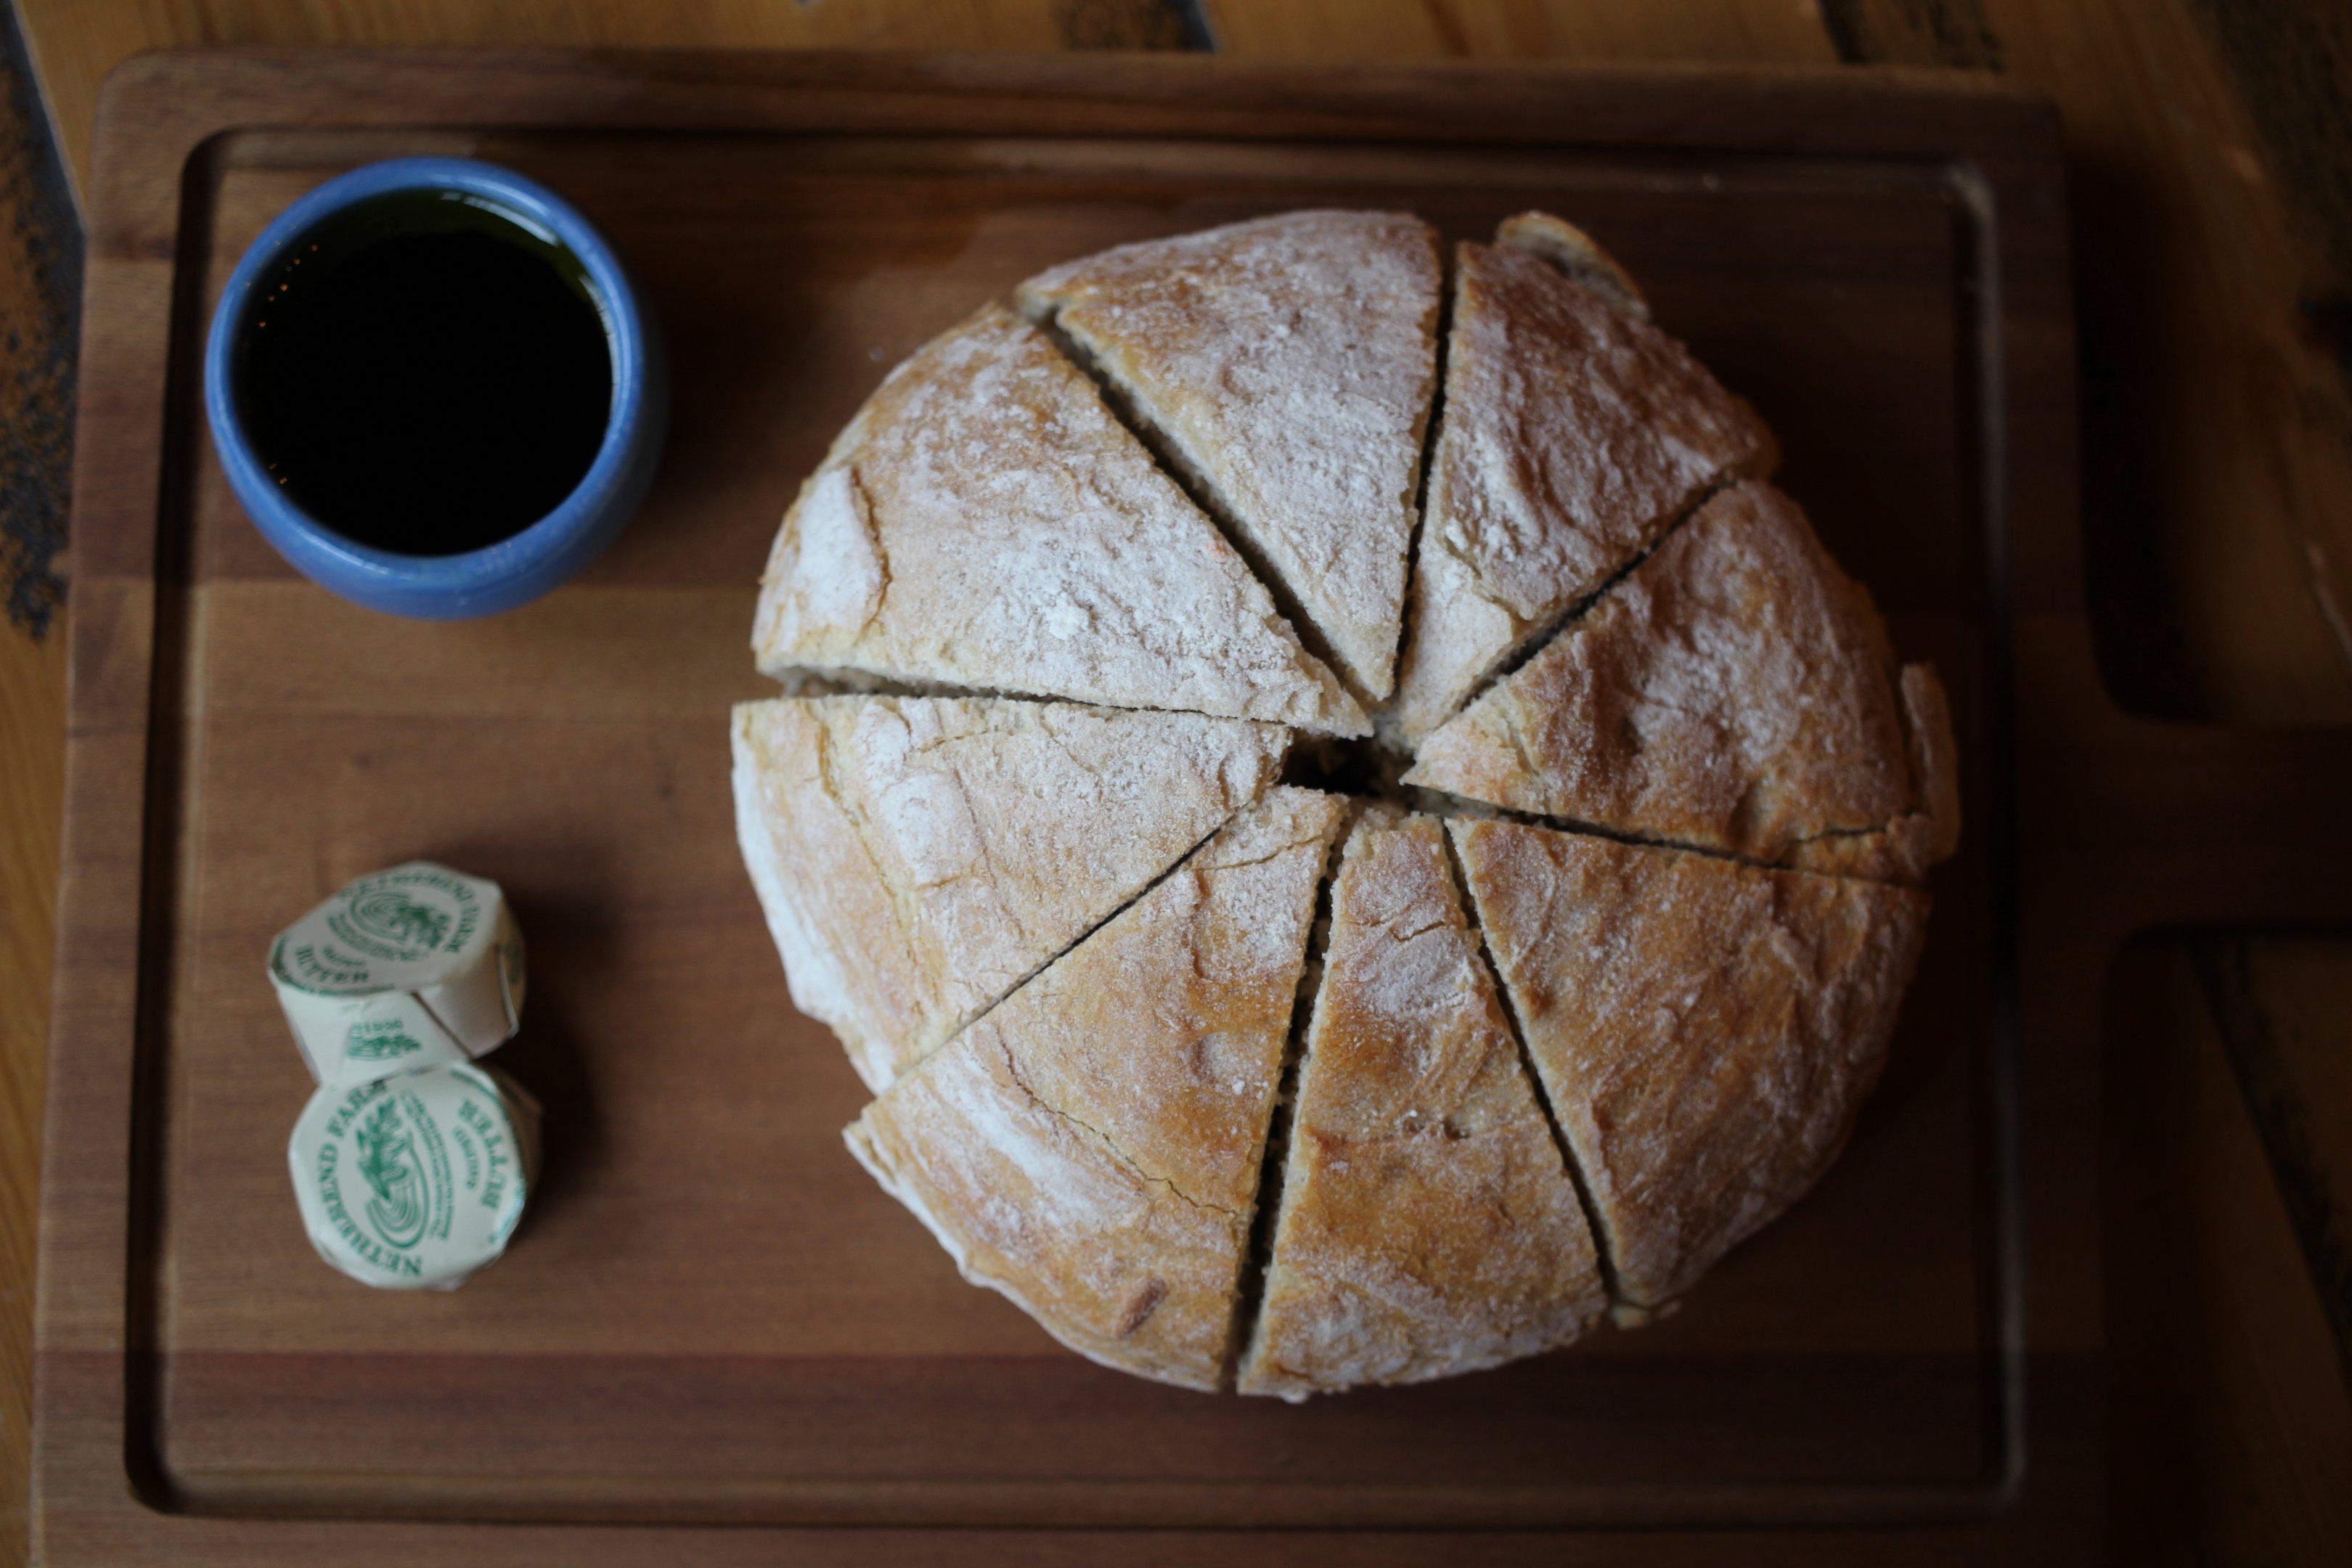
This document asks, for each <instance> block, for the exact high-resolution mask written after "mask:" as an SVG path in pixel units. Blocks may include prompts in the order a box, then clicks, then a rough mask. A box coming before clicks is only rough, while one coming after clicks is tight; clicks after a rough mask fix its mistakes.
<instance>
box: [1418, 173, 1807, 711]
mask: <svg viewBox="0 0 2352 1568" xmlns="http://www.w3.org/2000/svg"><path fill="white" fill-rule="evenodd" d="M1538 219H1540V221H1538ZM1574 232H1575V231H1574V230H1572V229H1570V227H1569V226H1567V225H1565V224H1561V223H1559V220H1557V219H1551V218H1545V217H1543V216H1542V215H1526V216H1522V217H1521V218H1518V219H1514V220H1512V221H1511V222H1510V223H1509V224H1507V225H1506V226H1504V229H1503V231H1502V237H1501V238H1500V239H1499V240H1498V242H1497V243H1496V244H1494V245H1479V244H1475V243H1465V244H1464V245H1462V246H1461V247H1458V249H1457V251H1456V260H1455V264H1454V315H1453V320H1452V323H1451V325H1450V327H1449V329H1448V346H1447V350H1446V354H1447V358H1446V371H1445V391H1444V397H1445V409H1446V416H1445V424H1444V431H1443V432H1442V433H1441V435H1440V438H1439V440H1438V442H1437V445H1436V449H1435V453H1434V455H1433V458H1432V461H1431V464H1430V478H1429V480H1428V484H1427V489H1426V498H1427V499H1426V501H1425V504H1424V506H1423V519H1422V525H1421V535H1420V542H1419V544H1418V546H1417V548H1416V551H1415V555H1414V568H1413V574H1412V595H1411V603H1410V605H1409V607H1408V612H1407V613H1408V617H1409V619H1410V621H1411V624H1412V636H1411V637H1410V638H1408V639H1407V641H1406V644H1405V647H1404V653H1403V657H1402V661H1401V664H1400V668H1399V673H1398V681H1397V694H1396V697H1395V700H1394V702H1393V705H1392V706H1393V722H1394V724H1395V726H1396V728H1397V730H1398V731H1399V732H1400V733H1401V734H1402V737H1403V738H1404V740H1405V741H1406V742H1407V743H1414V742H1419V741H1420V739H1421V738H1422V737H1423V736H1424V735H1426V734H1428V733H1429V732H1430V731H1433V730H1434V729H1436V728H1437V726H1438V725H1440V724H1442V723H1444V721H1446V720H1447V719H1448V718H1450V717H1451V716H1452V715H1453V714H1454V712H1455V711H1456V710H1458V709H1460V708H1461V706H1462V705H1463V704H1464V703H1465V701H1467V700H1469V699H1470V698H1471V696H1472V695H1473V694H1474V693H1475V691H1476V690H1477V689H1479V688H1480V687H1481V686H1482V685H1484V684H1486V682H1487V681H1489V680H1490V679H1491V678H1492V677H1493V676H1494V674H1495V672H1496V670H1497V669H1498V668H1500V667H1502V666H1503V665H1505V664H1506V663H1507V661H1509V660H1510V659H1511V658H1513V657H1514V656H1515V655H1517V653H1518V652H1520V651H1521V650H1522V649H1524V648H1525V647H1527V646H1528V644H1529V643H1531V642H1533V641H1537V640H1539V639H1540V638H1541V637H1542V636H1543V634H1544V633H1545V631H1546V630H1547V629H1548V628H1549V627H1551V626H1554V625H1556V624H1557V623H1558V622H1559V619H1560V617H1561V616H1563V615H1564V614H1566V613H1569V612H1570V611H1572V609H1573V607H1574V606H1575V605H1577V604H1578V603H1579V602H1580V601H1581V600H1584V599H1587V598H1589V597H1591V595H1592V594H1593V593H1594V592H1595V591H1596V590H1598V589H1599V588H1600V587H1601V584H1604V583H1605V582H1606V581H1607V580H1608V579H1609V578H1610V577H1611V576H1612V575H1613V574H1616V573H1618V572H1620V571H1622V569H1623V568H1624V566H1625V565H1626V563H1628V562H1629V561H1631V560H1633V558H1635V557H1636V556H1637V555H1639V554H1640V553H1641V552H1643V550H1645V549H1647V548H1649V547H1650V546H1652V545H1653V544H1654V543H1655V542H1656V541H1657V539H1658V538H1659V537H1660V536H1661V535H1663V534H1664V532H1665V531H1667V530H1668V529H1670V528H1671V527H1672V526H1673V525H1674V523H1675V521H1676V520H1678V519H1680V518H1682V517H1684V516H1685V515H1687V514H1688V512H1689V511H1690V510H1691V509H1692V507H1693V506H1694V505H1695V504H1696V502H1697V501H1698V500H1700V499H1701V498H1702V496H1703V495H1704V494H1705V492H1706V490H1708V489H1711V488H1713V487H1715V486H1717V485H1719V484H1721V483H1722V482H1723V481H1724V480H1725V479H1728V478H1733V477H1738V476H1741V475H1757V476H1761V475H1764V474H1768V473H1769V472H1770V471H1771V469H1772V468H1773V466H1774V464H1775V463H1776V462H1777V460H1778V448H1777V447H1776V445H1775V443H1774V441H1773V438H1772V434H1771V432H1770V430H1769V428H1767V427H1766V426H1765V425H1764V423H1763V421H1762V420H1761V419H1760V418H1759V417H1758V416H1757V415H1756V413H1755V411H1754V410H1753V409H1752V408H1750V407H1749V406H1748V405H1747V404H1746V403H1745V402H1744V401H1742V400H1741V399H1739V398H1738V397H1736V396H1734V395H1732V394H1731V393H1729V392H1727V391H1726V390H1725V389H1724V388H1723V387H1722V386H1721V385H1720V384H1717V382H1716V380H1715V379H1714V377H1713V376H1712V375H1710V374H1708V373H1707V371H1706V368H1705V367H1704V366H1703V365H1701V364H1700V363H1698V362H1697V360H1696V359H1695V358H1693V357H1692V355H1691V354H1690V353H1689V351H1688V350H1687V349H1685V347H1684V346H1683V345H1682V344H1681V343H1679V342H1675V340H1674V339H1672V338H1670V337H1668V336H1667V335H1666V334H1665V333H1664V332H1662V331H1658V330H1657V329H1656V328H1655V327H1654V326H1652V325H1651V324H1650V323H1649V322H1648V321H1647V320H1646V319H1645V317H1646V307H1644V308H1643V310H1641V311H1636V310H1633V309H1630V308H1628V305H1627V297H1626V295H1625V293H1624V292H1623V289H1619V288H1618V287H1617V286H1616V283H1615V282H1614V281H1606V280H1604V279H1618V280H1622V282H1623V285H1624V289H1630V288H1631V283H1630V279H1623V272H1622V268H1617V267H1616V266H1615V264H1614V263H1613V262H1607V264H1606V268H1601V267H1600V266H1599V265H1598V264H1593V265H1588V266H1586V267H1584V268H1581V269H1580V271H1579V272H1578V273H1577V274H1576V275H1573V276H1572V275H1571V274H1570V271H1567V270H1563V268H1562V267H1561V265H1560V264H1559V259H1558V258H1559V255H1560V254H1562V253H1563V250H1564V247H1566V246H1567V243H1568V242H1566V241H1565V240H1563V239H1561V238H1560V236H1561V235H1562V234H1563V233H1565V234H1573V233H1574ZM1578 239H1579V240H1580V241H1581V243H1582V245H1583V247H1585V248H1586V249H1587V250H1588V251H1589V252H1590V254H1591V256H1593V257H1599V258H1600V259H1601V261H1602V262H1606V258H1605V256H1601V253H1600V251H1599V248H1598V247H1593V246H1591V242H1590V241H1589V240H1583V239H1582V237H1581V236H1579V237H1578ZM1596 283H1597V284H1599V285H1600V286H1598V287H1596V286H1595V285H1596ZM1632 298H1633V300H1638V298H1639V296H1638V293H1635V294H1633V296H1632Z"/></svg>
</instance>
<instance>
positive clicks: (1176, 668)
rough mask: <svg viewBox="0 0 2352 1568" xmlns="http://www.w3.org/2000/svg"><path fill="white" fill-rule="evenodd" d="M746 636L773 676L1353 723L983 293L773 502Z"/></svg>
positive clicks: (1202, 533)
mask: <svg viewBox="0 0 2352 1568" xmlns="http://www.w3.org/2000/svg"><path fill="white" fill-rule="evenodd" d="M751 644H752V648H753V651H754V653H755V655H756V656H757V658H758V660H759V664H760V668H761V669H763V670H765V671H767V672H769V673H770V674H772V675H779V676H782V675H787V674H791V673H793V672H794V671H800V670H816V671H827V670H852V671H860V672H864V673H866V674H870V675H874V676H879V677H882V678H884V679H888V680H893V681H899V682H911V683H916V684H924V683H930V684H944V685H948V686H952V687H958V688H962V689H974V690H979V691H983V692H1000V691H1002V692H1023V693H1029V694H1033V695H1038V696H1047V697H1064V698H1068V699H1071V700H1076V701H1081V702H1095V703H1101V704H1105V705H1107V706H1110V707H1115V708H1161V709H1181V710H1188V711H1192V712H1200V713H1211V714H1215V715H1219V716H1221V717H1225V718H1238V719H1258V720H1265V721H1273V722H1280V723H1286V724H1297V725H1299V726H1302V727H1304V728H1306V729H1310V730H1318V731H1325V732H1328V733H1333V734H1363V733H1366V732H1368V731H1369V728H1370V726H1369V725H1368V723H1367V722H1366V721H1365V719H1364V715H1363V712H1362V710H1360V708H1359V707H1358V706H1357V704H1356V702H1355V701H1354V700H1353V699H1351V698H1350V697H1349V695H1348V694H1347V692H1346V691H1345V690H1344V689H1342V688H1341V687H1340V685H1339V680H1338V679H1337V678H1335V677H1334V676H1333V675H1332V674H1331V672H1330V670H1328V668H1325V667H1324V666H1323V665H1322V663H1321V662H1320V661H1318V659H1316V658H1314V657H1313V656H1312V655H1310V654H1308V653H1307V651H1306V649H1305V648H1303V647H1301V646H1300V645H1299V642H1298V638H1297V634H1296V633H1295V632H1293V631H1292V630H1291V628H1290V626H1289V624H1288V623H1287V622H1286V621H1285V620H1284V619H1283V618H1282V616H1280V614H1278V613H1277V612H1276V609H1275V606H1274V601H1273V600H1272V599H1271V598H1270V597H1269V596H1268V595H1267V594H1266V591H1265V587H1264V586H1262V585H1261V584H1259V583H1258V581H1257V579H1256V578H1255V577H1254V576H1253V575H1251V574H1250V570H1249V568H1248V566H1247V565H1246V564H1245V563H1244V562H1243V560H1242V558H1241V557H1240V555H1239V554H1237V553H1236V552H1234V548H1233V547H1232V546H1231V545H1229V544H1227V543H1226V542H1224V540H1223V538H1222V537H1221V536H1220V535H1219V533H1218V532H1217V529H1216V526H1215V524H1214V523H1213V522H1212V521H1210V520H1209V519H1208V518H1206V517H1204V516H1203V515H1202V513H1201V511H1200V510H1199V509H1197V508H1196V507H1194V506H1193V505H1192V502H1191V501H1190V500H1187V499H1185V496H1184V492H1183V491H1182V490H1181V489H1179V488H1178V487H1177V485H1176V482H1175V481H1174V480H1172V479H1170V478H1168V476H1167V475H1166V474H1164V473H1163V472H1161V471H1160V468H1159V467H1158V465H1157V464H1155V463H1154V462H1153V461H1152V458H1151V456H1150V453H1148V452H1147V451H1145V449H1144V448H1143V446H1142V445H1141V443H1139V441H1137V440H1136V438H1135V437H1133V436H1131V435H1129V433H1128V432H1127V430H1126V429H1125V428H1124V427H1122V426H1120V425H1119V423H1118V420H1116V419H1114V418H1113V417H1112V416H1111V414H1110V411H1109V410H1108V408H1106V407H1105V406H1104V405H1103V401H1102V397H1101V395H1100V394H1098V393H1097V391H1096V390H1095V387H1094V384H1093V383H1091V382H1089V381H1088V380H1087V378H1086V376H1085V375H1083V374H1080V373H1079V372H1078V370H1077V369H1076V367H1075V366H1073V365H1072V364H1071V363H1069V362H1068V361H1067V360H1066V359H1065V358H1064V357H1063V356H1062V354H1061V353H1058V352H1057V351H1056V350H1055V347H1054V345H1053V344H1052V343H1051V342H1048V341H1046V339H1045V335H1044V334H1043V333H1041V332H1039V331H1038V330H1037V329H1036V328H1034V327H1033V326H1031V325H1030V324H1029V323H1027V322H1026V321H1022V320H1021V319H1020V318H1019V317H1017V316H1014V315H1013V314H1012V313H1011V312H1010V311H1008V310H1004V309H1003V308H1002V307H999V306H990V307H988V308H987V309H985V310H982V311H980V312H979V313H978V314H976V315H974V316H973V317H972V318H971V320H969V321H965V322H964V323H963V324H962V325H961V326H960V327H957V328H955V329H954V330H952V331H948V332H946V333H944V334H942V335H941V336H940V337H938V338H936V339H934V340H933V341H932V342H929V344H927V345H925V346H924V347H923V348H922V349H921V350H919V351H918V352H917V353H916V354H915V355H914V356H913V357H912V358H911V359H909V360H908V361H907V362H906V363H904V364H902V365H900V366H899V367H898V369H897V370H895V371H893V372H891V374H890V376H889V379H887V381H885V382H884V383H883V384H882V385H881V387H880V388H879V389H878V390H877V392H876V393H875V394H874V395H873V396H872V397H871V398H869V399H868V400H867V401H866V406H865V407H864V408H863V409H861V410H859V412H858V415H857V416H856V418H855V419H853V420H852V421H851V422H850V424H849V426H848V427H847V428H846V429H845V430H844V431H843V432H842V434H841V436H840V437H839V438H838V439H836V440H835V443H834V447H833V449H832V451H831V452H830V453H828V454H827V456H826V458H825V460H824V464H823V465H822V466H821V467H819V468H818V469H817V471H816V472H815V474H814V475H813V476H812V477H811V478H810V479H809V481H808V483H807V484H805V485H804V486H803V487H802V489H801V493H800V496H799V499H798V500H794V501H793V506H792V510H790V511H788V512H787V513H786V514H785V516H784V522H783V527H782V530H781V531H779V532H778V534H777V536H776V542H775V546H774V549H773V550H772V552H771V554H770V556H769V560H768V566H767V571H766V573H765V574H764V575H763V576H762V578H761V593H760V605H759V609H758V613H757V616H756V618H755V621H754V625H753V630H752V638H751Z"/></svg>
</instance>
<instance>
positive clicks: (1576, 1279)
mask: <svg viewBox="0 0 2352 1568" xmlns="http://www.w3.org/2000/svg"><path fill="white" fill-rule="evenodd" d="M1496 991H1497V987H1496V982H1495V981H1494V979H1493V977H1492V975H1491V974H1490V973H1488V972H1487V970H1486V964H1485V962H1484V960H1483V959H1482V958H1481V957H1480V955H1479V951H1478V945H1477V940H1476V937H1475V934H1474V932H1473V931H1472V929H1471V926H1470V923H1469V921H1468V920H1467V919H1466V917H1465V914H1464V911H1463V908H1462V899H1461V895H1460V894H1459V892H1458V891H1457V889H1456V888H1455V886H1454V877H1453V873H1452V870H1451V868H1450V867H1449V865H1448V862H1447V858H1446V850H1445V847H1444V830H1443V828H1442V827H1441V826H1440V825H1439V824H1438V823H1437V822H1436V821H1435V820H1434V819H1433V818H1430V817H1426V816H1408V815H1406V814H1405V813H1402V812H1400V811H1398V810H1396V809H1395V808H1394V807H1390V806H1376V807H1373V808H1371V809H1370V810H1369V811H1368V812H1366V813H1365V815H1364V816H1362V817H1360V819H1359V820H1358V822H1357V824H1356V826H1355V829H1354V831H1353V832H1352V833H1351V834H1350V835H1349V840H1348V846H1347V849H1346V851H1345V854H1344V856H1343V858H1342V859H1341V861H1340V867H1339V879H1338V881H1337V884H1336V887H1335V889H1334V892H1333V894H1332V913H1331V927H1330V939H1329V948H1328V958H1327V963H1326V969H1325V979H1324V982H1323V984H1322V986H1321V988H1320V991H1319V993H1318V996H1317V998H1316V1002H1315V1006H1314V1018H1313V1023H1312V1025H1311V1026H1310V1029H1309V1033H1308V1037H1307V1052H1306V1056H1305V1058H1304V1061H1303V1066H1302V1068H1301V1070H1300V1074H1299V1081H1298V1087H1297V1098H1296V1107H1295V1111H1294V1115H1293V1118H1292V1121H1291V1139H1290V1146H1289V1149H1288V1152H1287V1157H1286V1163H1285V1174H1284V1179H1283V1184H1282V1187H1281V1203H1280V1207H1279V1219H1278V1221H1277V1223H1276V1227H1275V1233H1274V1238H1273V1239H1274V1249H1273V1254H1272V1260H1271V1264H1270V1266H1269V1268H1268V1271H1267V1274H1266V1281H1265V1292H1264V1297H1263V1304H1262V1306H1261V1308H1260V1310H1259V1313H1258V1317H1257V1320H1256V1322H1255V1326H1254V1331H1253V1333H1252V1335H1251V1338H1250V1340H1249V1341H1248V1350H1247V1353H1246V1355H1245V1356H1244V1360H1243V1362H1242V1363H1241V1367H1240V1371H1239V1376H1238V1380H1237V1381H1238V1386H1239V1388H1240V1391H1241V1392H1242V1393H1244V1394H1272V1395H1276V1396H1278V1397H1282V1398H1286V1399H1290V1400H1293V1401H1297V1400H1301V1399H1305V1398H1306V1397H1307V1396H1308V1395H1310V1394H1318V1393H1331V1392H1337V1391H1339V1390H1341V1389H1345V1388H1350V1387H1356V1386H1360V1385H1365V1384H1402V1383H1419V1382H1423V1381H1426V1380H1428V1379H1431V1378H1435V1377H1446V1376H1452V1375H1454V1374H1457V1373H1465V1372H1475V1371H1478V1370H1480V1369H1482V1368H1486V1367H1490V1366H1496V1365H1500V1364H1501V1363H1504V1362H1507V1361H1512V1360H1516V1359H1518V1358H1519V1357H1522V1356H1528V1355H1533V1354H1536V1353H1538V1352H1542V1351H1546V1350H1550V1349H1553V1348H1555V1347H1557V1346H1559V1345H1562V1344H1566V1343H1568V1342H1570V1341H1572V1340H1574V1339H1576V1338H1578V1337H1580V1335H1582V1334H1583V1333H1584V1331H1586V1330H1587V1329H1589V1328H1590V1327H1591V1325H1592V1324H1593V1323H1594V1322H1595V1321H1597V1320H1598V1319H1599V1318H1600V1317H1601V1314H1602V1312H1603V1311H1604V1310H1606V1308H1607V1305H1608V1292H1607V1289H1606V1288H1605V1285H1604V1283H1603V1279H1602V1276H1601V1272H1600V1270H1599V1268H1597V1259H1596V1257H1595V1252H1594V1247H1593V1242H1592V1238H1591V1230H1590V1227H1589V1225H1588V1223H1587V1220H1586V1218H1585V1215H1584V1211H1583V1208H1582V1206H1581V1204H1580V1200H1579V1199H1578V1196H1577V1193H1576V1188H1575V1185H1574V1184H1573V1183H1572V1181H1571V1180H1570V1175H1569V1172H1568V1170H1567V1168H1566V1164H1565V1162H1564V1157H1563V1156H1562V1154H1561V1152H1560V1150H1559V1143H1558V1142H1557V1141H1556V1139H1555V1136H1554V1133H1553V1131H1552V1129H1551V1128H1550V1126H1549V1124H1548V1122H1547V1121H1546V1119H1545V1115H1544V1112H1543V1110H1542V1108H1541V1106H1540V1103H1539V1100H1538V1095H1537V1092H1536V1089H1535V1086H1534V1081H1533V1079H1532V1078H1531V1077H1530V1076H1529V1074H1528V1071H1527V1070H1526V1068H1524V1067H1523V1065H1522V1063H1521V1061H1520V1053H1519V1048H1518V1045H1517V1041H1516V1040H1515V1039H1514V1037H1512V1035H1511V1033H1510V1031H1509V1029H1508V1028H1507V1026H1506V1023H1505V1020H1504V1016H1503V1013H1502V1009H1501V1006H1500V1004H1499V1001H1498V999H1497V995H1496ZM1261 1212H1263V1211H1261Z"/></svg>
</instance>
